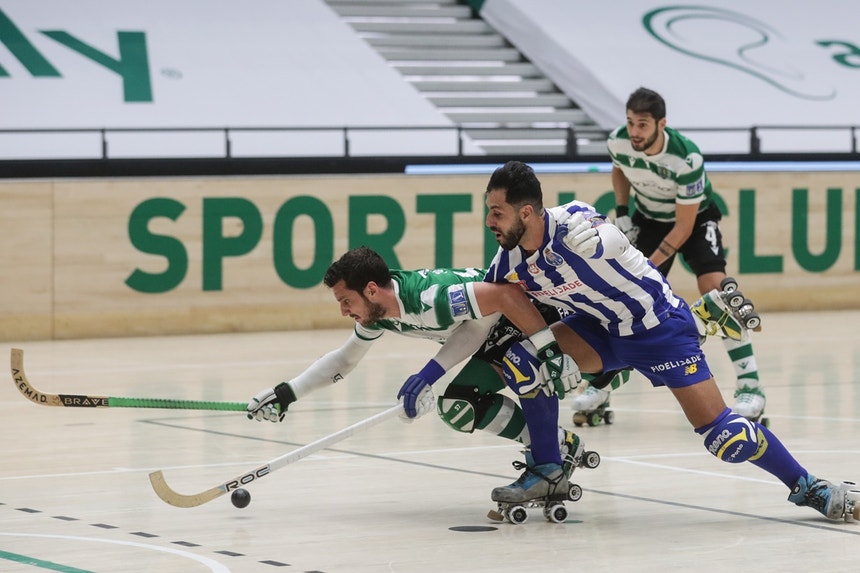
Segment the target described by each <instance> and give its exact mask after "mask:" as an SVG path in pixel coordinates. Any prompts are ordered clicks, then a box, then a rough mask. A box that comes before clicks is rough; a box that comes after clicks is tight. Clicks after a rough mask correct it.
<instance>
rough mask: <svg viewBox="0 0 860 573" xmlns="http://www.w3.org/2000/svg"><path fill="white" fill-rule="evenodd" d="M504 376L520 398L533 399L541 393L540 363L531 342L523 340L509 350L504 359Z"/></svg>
mask: <svg viewBox="0 0 860 573" xmlns="http://www.w3.org/2000/svg"><path fill="white" fill-rule="evenodd" d="M502 375H503V376H504V379H505V383H506V384H507V385H508V387H509V388H510V389H511V390H513V391H514V392H515V393H516V394H517V395H518V396H524V397H531V396H534V394H535V393H536V392H540V383H541V375H540V361H538V359H537V349H536V348H535V345H534V344H532V343H531V341H529V340H523V341H522V342H517V343H516V344H514V345H513V346H511V347H510V348H508V351H507V352H505V356H504V358H502Z"/></svg>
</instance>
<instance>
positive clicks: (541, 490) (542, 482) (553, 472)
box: [487, 461, 582, 525]
mask: <svg viewBox="0 0 860 573" xmlns="http://www.w3.org/2000/svg"><path fill="white" fill-rule="evenodd" d="M513 465H514V468H515V469H517V470H525V471H523V474H522V475H521V476H520V477H519V479H517V481H515V482H514V483H512V484H510V485H506V486H503V487H497V488H495V489H494V490H493V492H492V494H491V495H490V498H491V499H492V500H493V501H495V502H496V503H497V504H498V508H497V509H496V510H491V511H490V512H489V513H488V514H487V517H488V518H490V519H492V520H493V521H505V520H507V521H509V522H511V523H513V524H514V525H520V524H522V523H525V522H526V520H527V519H528V517H529V515H528V512H527V511H526V509H527V508H532V507H541V508H543V515H544V517H545V518H546V519H547V520H549V521H552V522H554V523H562V522H564V521H565V520H567V508H566V507H565V506H564V502H565V501H566V500H570V501H579V500H580V498H582V487H580V486H579V485H578V484H572V483H570V482H569V481H567V478H566V477H565V475H564V469H563V467H562V466H560V465H559V464H556V463H552V462H550V463H546V464H540V465H531V466H530V465H528V464H524V463H522V462H519V461H515V462H514V463H513Z"/></svg>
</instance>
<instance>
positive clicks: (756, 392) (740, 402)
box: [732, 385, 770, 428]
mask: <svg viewBox="0 0 860 573" xmlns="http://www.w3.org/2000/svg"><path fill="white" fill-rule="evenodd" d="M764 404H765V396H764V392H762V390H761V388H759V387H757V386H756V387H752V386H746V385H744V386H741V387H740V388H738V389H737V390H735V404H734V406H732V411H733V412H734V413H735V414H737V415H739V416H743V417H744V418H746V419H747V420H750V421H752V422H759V423H761V424H762V425H763V426H764V427H765V428H769V427H770V420H769V419H768V418H764V417H762V416H763V415H764Z"/></svg>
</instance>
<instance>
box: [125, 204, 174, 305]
mask: <svg viewBox="0 0 860 573" xmlns="http://www.w3.org/2000/svg"><path fill="white" fill-rule="evenodd" d="M183 211H185V205H183V204H182V203H180V202H179V201H176V200H175V199H167V198H163V197H159V198H155V199H147V200H146V201H143V202H142V203H140V204H139V205H138V206H137V207H135V208H134V210H133V211H132V212H131V216H129V218H128V238H129V241H131V244H132V245H133V246H134V248H135V249H137V250H138V251H140V252H142V253H148V254H150V255H161V256H162V257H164V258H165V259H167V268H166V269H165V270H164V272H163V273H148V272H146V271H142V270H140V269H134V271H132V273H131V274H130V275H129V277H128V278H127V279H125V284H126V285H128V286H129V288H131V289H133V290H136V291H138V292H142V293H152V294H154V293H162V292H167V291H169V290H171V289H174V288H176V287H177V286H179V284H180V283H181V282H182V281H183V280H184V279H185V275H186V273H187V272H188V252H187V251H186V250H185V245H183V244H182V241H180V240H179V239H177V238H175V237H169V236H165V235H156V234H154V233H150V231H149V222H150V221H151V220H152V219H155V218H157V217H166V218H168V219H170V220H171V221H176V220H177V219H178V218H179V216H180V215H182V212H183Z"/></svg>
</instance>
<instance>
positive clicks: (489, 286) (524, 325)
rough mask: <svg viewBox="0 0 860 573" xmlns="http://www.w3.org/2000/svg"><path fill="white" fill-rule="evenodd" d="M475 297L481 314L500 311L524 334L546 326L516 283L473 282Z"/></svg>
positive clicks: (528, 334) (527, 334)
mask: <svg viewBox="0 0 860 573" xmlns="http://www.w3.org/2000/svg"><path fill="white" fill-rule="evenodd" d="M474 290H475V298H476V299H477V300H478V306H479V307H480V308H481V314H484V315H488V314H492V313H495V312H501V313H502V314H504V315H505V316H506V317H508V320H510V321H511V322H513V323H514V324H515V325H516V326H517V328H519V329H520V330H521V331H522V332H523V333H525V334H526V336H531V335H532V334H534V333H536V332H538V331H539V330H543V329H544V328H546V322H545V321H544V319H543V317H542V316H541V314H540V312H538V310H537V308H535V306H534V305H533V304H532V303H531V300H530V299H529V297H528V295H526V293H525V292H523V289H522V288H521V287H520V286H519V285H517V284H510V283H475V285H474Z"/></svg>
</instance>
